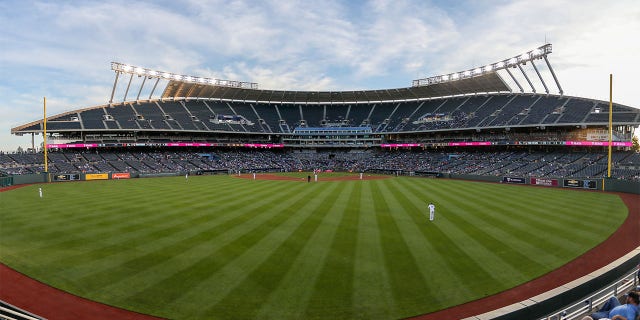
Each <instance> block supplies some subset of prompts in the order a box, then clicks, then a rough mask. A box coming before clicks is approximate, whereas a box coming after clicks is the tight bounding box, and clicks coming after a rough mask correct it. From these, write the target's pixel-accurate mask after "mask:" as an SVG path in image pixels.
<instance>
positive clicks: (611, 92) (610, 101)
mask: <svg viewBox="0 0 640 320" xmlns="http://www.w3.org/2000/svg"><path fill="white" fill-rule="evenodd" d="M612 144H613V74H609V156H608V159H607V178H611V145H612Z"/></svg>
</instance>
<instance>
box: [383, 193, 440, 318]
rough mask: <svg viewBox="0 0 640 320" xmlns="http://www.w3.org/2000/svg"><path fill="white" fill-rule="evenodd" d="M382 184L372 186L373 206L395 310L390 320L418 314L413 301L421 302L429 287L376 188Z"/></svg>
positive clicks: (417, 308)
mask: <svg viewBox="0 0 640 320" xmlns="http://www.w3.org/2000/svg"><path fill="white" fill-rule="evenodd" d="M383 183H384V181H380V180H379V181H375V182H374V183H372V194H373V203H374V208H375V213H376V219H377V220H378V227H379V228H380V242H381V244H382V247H383V252H384V263H385V265H386V267H387V270H388V271H389V278H390V279H391V288H392V293H393V298H394V301H395V302H394V304H395V305H396V306H397V309H396V310H394V312H393V317H394V318H397V317H401V316H402V315H405V316H409V315H415V314H417V313H419V312H420V311H421V310H424V309H423V305H421V304H418V305H416V301H418V300H422V301H425V300H424V299H422V298H423V295H425V293H427V292H428V289H429V287H428V286H427V285H426V284H425V281H424V279H423V278H422V275H421V273H420V272H419V271H418V270H419V269H420V267H419V266H418V265H417V263H416V260H415V258H414V257H413V255H412V254H411V251H410V249H409V248H408V246H407V243H406V242H405V241H404V239H403V237H402V234H401V231H400V229H399V228H398V224H397V223H396V221H395V219H394V217H393V215H394V213H393V212H392V211H391V209H390V208H389V205H388V203H387V201H388V198H389V197H390V196H391V195H390V194H388V193H387V194H385V193H384V192H382V190H381V187H380V185H381V184H383Z"/></svg>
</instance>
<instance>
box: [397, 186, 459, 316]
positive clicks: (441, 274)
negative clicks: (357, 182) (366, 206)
mask: <svg viewBox="0 0 640 320" xmlns="http://www.w3.org/2000/svg"><path fill="white" fill-rule="evenodd" d="M394 182H396V183H399V185H400V186H402V185H403V183H413V181H411V180H410V179H395V181H394ZM432 188H433V186H432V185H424V186H422V187H416V188H411V189H403V190H406V192H400V191H401V190H398V192H395V194H396V195H397V196H404V198H405V200H402V201H401V202H402V203H403V207H405V208H407V206H409V205H411V206H410V208H409V209H405V210H407V211H409V210H410V211H411V212H414V214H412V215H411V216H410V219H412V220H413V228H415V229H417V232H418V233H420V235H421V237H418V236H416V238H420V239H414V240H413V241H415V242H416V243H420V244H421V245H422V247H423V250H424V253H423V254H422V255H421V256H417V257H416V259H417V261H418V264H419V265H420V266H421V268H422V269H421V271H422V273H423V277H424V278H425V282H426V284H427V285H428V286H429V287H430V288H431V290H432V292H437V293H438V294H437V295H436V296H435V297H434V299H433V300H431V301H430V302H429V307H430V308H431V309H432V310H435V309H437V308H438V303H440V304H439V305H450V304H451V303H453V302H454V301H456V299H460V298H461V296H468V295H470V294H471V291H470V290H469V289H468V288H467V283H466V282H464V281H463V280H462V279H460V277H459V276H458V275H457V274H456V273H454V272H453V271H452V268H451V266H450V265H449V261H448V260H447V259H445V257H444V256H442V255H440V254H438V252H437V250H436V248H435V247H434V245H435V244H437V241H436V239H435V237H434V235H433V234H432V233H431V232H430V229H429V227H425V226H428V223H430V222H429V221H428V215H427V212H426V211H427V208H426V205H427V203H426V202H423V200H422V199H424V196H425V194H429V193H430V192H431V190H432ZM409 199H410V201H409ZM438 219H440V217H438ZM404 228H412V226H411V224H409V223H405V226H404ZM413 233H416V232H415V231H414V232H413ZM425 312H427V311H426V310H425Z"/></svg>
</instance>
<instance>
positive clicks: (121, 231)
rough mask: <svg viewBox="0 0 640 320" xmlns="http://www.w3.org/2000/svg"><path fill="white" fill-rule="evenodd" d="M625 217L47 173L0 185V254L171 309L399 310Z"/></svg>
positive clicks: (512, 273)
mask: <svg viewBox="0 0 640 320" xmlns="http://www.w3.org/2000/svg"><path fill="white" fill-rule="evenodd" d="M306 175H307V173H305V174H304V177H306ZM38 187H42V188H43V191H44V198H43V199H40V198H38ZM429 201H432V202H434V203H435V204H436V206H437V208H436V221H435V222H432V223H431V222H429V221H428V218H427V212H426V211H427V210H426V209H427V208H426V205H427V202H429ZM626 215H627V209H626V207H625V206H624V204H623V202H622V201H621V200H620V199H619V198H618V197H617V196H615V195H611V194H604V193H596V192H580V191H575V190H565V189H556V188H553V189H552V188H535V187H523V186H513V185H502V184H487V183H476V182H466V181H455V180H440V179H423V178H405V177H399V178H390V179H386V180H371V181H337V182H319V183H306V181H304V182H303V181H265V180H250V179H238V178H235V177H229V176H192V177H189V179H188V181H186V180H185V178H184V177H175V178H157V179H132V180H120V181H95V182H78V183H58V184H49V185H31V186H26V187H23V188H19V189H16V190H12V191H8V192H3V193H0V260H1V261H2V262H3V263H5V264H7V265H9V266H10V267H12V268H15V269H17V270H19V271H20V272H23V273H25V274H27V275H30V276H32V277H34V278H36V279H38V280H40V281H42V282H45V283H48V284H50V285H52V286H55V287H58V288H61V289H63V290H66V291H69V292H72V293H75V294H78V295H80V296H83V297H86V298H89V299H93V300H98V301H101V302H104V303H107V304H111V305H115V306H119V307H123V308H126V309H131V310H135V311H138V312H143V313H148V314H153V315H157V316H161V317H167V318H172V319H216V318H217V319H251V318H259V319H303V318H304V319H319V318H323V319H397V318H403V317H409V316H413V315H418V314H423V313H427V312H431V311H435V310H439V309H442V308H446V307H450V306H453V305H457V304H460V303H463V302H466V301H470V300H474V299H478V298H481V297H484V296H487V295H490V294H494V293H497V292H500V291H503V290H505V289H508V288H511V287H513V286H516V285H518V284H521V283H523V282H526V281H528V280H531V279H533V278H536V277H539V276H541V275H543V274H545V273H547V272H549V271H551V270H553V269H556V268H558V267H559V266H561V265H563V264H565V263H567V262H569V261H570V260H572V259H573V258H575V257H576V256H578V255H580V254H582V253H584V252H585V251H587V250H588V249H590V248H592V247H593V246H595V245H596V244H598V243H600V242H602V241H603V240H604V239H606V238H607V237H608V236H609V235H610V234H611V233H612V232H613V231H614V230H615V229H616V228H617V227H618V226H619V225H620V224H621V223H622V222H623V220H624V218H625V217H626Z"/></svg>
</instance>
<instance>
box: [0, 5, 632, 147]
mask: <svg viewBox="0 0 640 320" xmlns="http://www.w3.org/2000/svg"><path fill="white" fill-rule="evenodd" d="M0 30H1V31H0V75H1V77H0V114H2V117H0V150H4V151H13V150H15V149H16V148H17V147H18V146H22V147H29V146H30V143H31V139H30V137H15V136H12V135H11V134H10V133H9V132H10V129H11V128H12V127H15V126H18V125H21V124H24V123H27V122H30V121H34V120H38V119H41V118H42V97H43V96H46V97H47V111H48V115H54V114H57V113H61V112H64V111H70V110H74V109H78V108H83V107H88V106H93V105H101V104H105V103H106V102H108V100H109V96H110V94H111V86H112V85H113V80H114V73H113V72H112V71H111V70H110V62H111V61H118V62H123V63H128V64H132V65H137V66H143V67H147V68H152V69H156V70H162V71H169V72H175V73H180V74H186V75H193V76H204V77H212V78H219V79H232V80H241V81H252V82H257V83H258V84H259V86H260V88H262V89H288V90H353V89H381V88H398V87H407V86H410V85H411V80H413V79H417V78H422V77H427V76H433V75H438V74H443V73H449V72H455V71H462V70H467V69H469V68H473V67H477V66H482V65H485V64H488V63H492V62H496V61H499V60H502V59H504V58H509V57H512V56H516V55H519V54H521V53H523V52H525V51H527V50H530V49H533V48H536V47H538V46H540V45H542V44H544V42H545V39H546V40H547V41H548V42H550V43H552V44H553V49H554V52H553V53H552V54H551V55H550V56H549V58H550V61H551V63H552V66H553V67H554V70H555V71H556V73H557V75H558V77H559V79H560V82H561V84H562V86H563V89H564V91H565V94H566V95H574V96H582V97H589V98H596V99H601V100H608V97H609V91H608V90H609V89H608V81H609V74H610V73H613V74H614V101H615V102H618V103H622V104H626V105H629V106H633V107H640V90H639V89H638V80H637V75H639V74H640V63H639V62H638V61H637V58H638V57H640V41H638V40H637V39H638V36H637V35H638V34H640V4H638V2H637V1H636V0H616V1H602V0H585V1H569V0H527V1H499V0H495V1H491V0H487V1H477V0H476V1H443V0H439V1H426V0H416V1H409V0H398V1H392V0H378V1H348V0H345V1H285V0H279V1H205V0H182V1H180V0H174V1H136V0H127V1H22V0H16V1H12V0H4V1H0ZM538 66H539V67H541V68H542V69H545V68H544V67H543V66H541V65H540V64H538ZM545 77H548V76H547V75H545ZM547 80H548V82H547V83H548V84H551V80H550V78H547ZM552 91H553V92H554V93H557V89H553V90H552ZM41 139H42V138H41V136H37V138H36V143H39V142H41Z"/></svg>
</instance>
